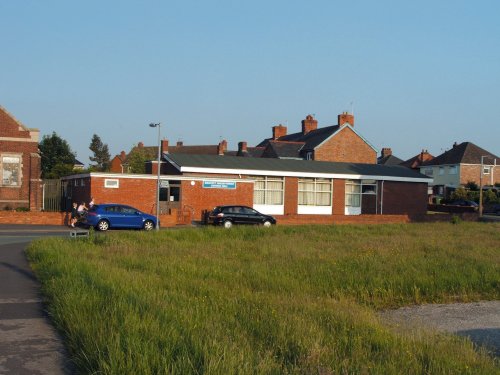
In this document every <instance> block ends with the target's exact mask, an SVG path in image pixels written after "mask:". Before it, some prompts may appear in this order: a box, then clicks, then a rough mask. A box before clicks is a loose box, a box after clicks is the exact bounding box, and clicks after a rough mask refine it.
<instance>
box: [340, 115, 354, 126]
mask: <svg viewBox="0 0 500 375" xmlns="http://www.w3.org/2000/svg"><path fill="white" fill-rule="evenodd" d="M338 118H339V126H342V125H344V124H345V123H346V122H348V123H349V125H351V126H354V115H352V114H350V113H349V112H342V113H341V114H340V115H339V116H338Z"/></svg>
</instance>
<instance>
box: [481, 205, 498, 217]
mask: <svg viewBox="0 0 500 375" xmlns="http://www.w3.org/2000/svg"><path fill="white" fill-rule="evenodd" d="M485 213H488V214H494V215H500V203H496V204H494V205H492V206H488V207H486V208H485Z"/></svg>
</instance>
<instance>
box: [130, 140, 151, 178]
mask: <svg viewBox="0 0 500 375" xmlns="http://www.w3.org/2000/svg"><path fill="white" fill-rule="evenodd" d="M153 151H154V150H152V149H151V148H145V147H134V148H133V149H132V150H131V151H130V153H129V154H128V157H127V163H128V165H129V168H130V169H129V170H130V173H139V174H141V173H146V162H147V161H149V160H153V159H154V156H155V155H154V152H153Z"/></svg>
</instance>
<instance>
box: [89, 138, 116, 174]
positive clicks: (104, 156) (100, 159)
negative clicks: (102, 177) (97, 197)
mask: <svg viewBox="0 0 500 375" xmlns="http://www.w3.org/2000/svg"><path fill="white" fill-rule="evenodd" d="M89 149H90V151H92V152H93V153H94V156H90V157H89V159H90V161H91V162H93V163H94V164H92V165H91V168H92V169H93V170H96V171H99V172H104V171H107V170H109V165H110V159H111V157H110V155H109V149H108V145H107V144H106V143H102V141H101V138H100V137H99V136H98V135H97V134H94V135H93V136H92V140H91V142H90V146H89Z"/></svg>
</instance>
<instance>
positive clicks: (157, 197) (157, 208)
mask: <svg viewBox="0 0 500 375" xmlns="http://www.w3.org/2000/svg"><path fill="white" fill-rule="evenodd" d="M149 126H150V127H152V128H158V165H157V168H156V169H157V171H158V174H157V180H156V230H157V231H158V230H160V162H161V160H160V156H161V155H160V147H161V143H160V142H161V141H160V128H161V125H160V123H157V124H154V123H151V124H149Z"/></svg>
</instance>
